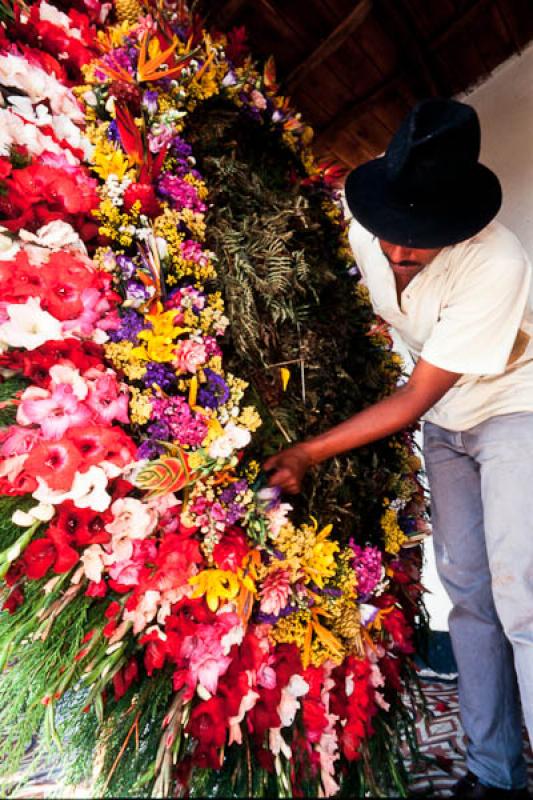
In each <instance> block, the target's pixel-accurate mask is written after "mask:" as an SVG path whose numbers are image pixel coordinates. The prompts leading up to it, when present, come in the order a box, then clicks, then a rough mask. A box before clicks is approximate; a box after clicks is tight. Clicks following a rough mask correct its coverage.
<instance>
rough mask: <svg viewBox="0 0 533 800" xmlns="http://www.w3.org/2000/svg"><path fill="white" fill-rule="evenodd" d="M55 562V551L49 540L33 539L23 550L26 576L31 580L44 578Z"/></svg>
mask: <svg viewBox="0 0 533 800" xmlns="http://www.w3.org/2000/svg"><path fill="white" fill-rule="evenodd" d="M55 560H56V549H55V547H54V543H53V542H52V540H51V539H48V538H47V537H45V538H43V539H34V540H33V542H30V543H29V545H28V546H27V547H26V549H25V550H24V555H23V561H24V569H25V572H26V575H27V576H28V578H30V579H31V580H38V579H39V578H42V577H44V575H46V573H47V572H48V570H49V569H50V567H51V566H52V565H53V563H54V561H55Z"/></svg>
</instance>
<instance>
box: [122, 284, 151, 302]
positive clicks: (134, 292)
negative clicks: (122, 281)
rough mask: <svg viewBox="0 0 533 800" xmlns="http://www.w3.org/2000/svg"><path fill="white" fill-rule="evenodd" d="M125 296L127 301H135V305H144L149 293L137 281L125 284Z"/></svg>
mask: <svg viewBox="0 0 533 800" xmlns="http://www.w3.org/2000/svg"><path fill="white" fill-rule="evenodd" d="M126 295H127V298H128V300H133V301H137V303H136V305H137V304H139V305H140V304H141V303H144V301H145V300H148V298H149V297H150V292H149V291H148V289H147V288H146V286H143V284H142V283H140V282H139V281H128V282H127V284H126Z"/></svg>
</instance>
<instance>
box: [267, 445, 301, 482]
mask: <svg viewBox="0 0 533 800" xmlns="http://www.w3.org/2000/svg"><path fill="white" fill-rule="evenodd" d="M311 463H312V462H311V456H310V455H309V454H308V453H307V451H306V449H305V446H304V445H301V444H297V445H295V446H294V447H289V448H287V450H282V451H281V453H278V454H277V455H275V456H270V458H267V460H266V461H265V463H264V468H265V470H267V472H270V471H272V474H271V475H269V476H268V483H269V484H270V486H279V487H280V489H283V490H284V491H285V492H289V494H298V492H299V491H300V489H301V486H302V480H303V478H304V475H305V473H306V471H307V469H308V468H309V467H310V466H311Z"/></svg>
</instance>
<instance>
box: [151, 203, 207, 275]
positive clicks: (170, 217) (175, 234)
mask: <svg viewBox="0 0 533 800" xmlns="http://www.w3.org/2000/svg"><path fill="white" fill-rule="evenodd" d="M185 210H190V209H184V210H183V211H172V210H171V209H169V208H166V209H165V210H164V212H163V214H161V215H160V216H158V217H157V218H156V219H155V220H154V235H155V236H160V237H161V238H162V239H164V240H165V242H166V245H167V250H168V254H169V258H170V269H169V270H168V272H167V274H166V276H165V280H166V283H167V284H168V285H169V286H175V285H176V283H177V282H178V280H179V279H180V278H184V277H188V276H192V277H193V278H194V280H195V283H196V286H197V287H198V288H202V287H203V286H204V285H205V283H206V281H209V280H212V279H213V278H215V277H216V273H215V269H214V267H213V263H212V262H211V260H210V259H206V260H205V261H204V262H203V263H202V264H200V263H198V262H197V261H192V260H191V261H189V260H187V259H185V258H184V257H183V253H182V248H181V244H182V242H183V241H184V238H185V237H184V235H183V234H182V233H180V232H179V230H178V227H179V224H180V221H181V220H182V219H183V214H184V211H185Z"/></svg>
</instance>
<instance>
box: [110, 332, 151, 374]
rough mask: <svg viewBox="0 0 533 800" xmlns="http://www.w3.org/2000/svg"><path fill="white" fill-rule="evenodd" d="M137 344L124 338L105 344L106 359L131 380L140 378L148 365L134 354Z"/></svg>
mask: <svg viewBox="0 0 533 800" xmlns="http://www.w3.org/2000/svg"><path fill="white" fill-rule="evenodd" d="M134 348H135V345H134V344H133V343H132V342H130V341H128V340H127V339H123V340H122V341H121V342H107V343H106V344H105V345H104V351H105V356H106V359H107V360H108V361H109V362H110V363H111V364H112V366H113V367H114V369H115V370H116V371H117V372H118V373H119V374H120V373H123V374H124V375H125V376H126V378H129V380H131V381H137V380H140V379H141V378H142V377H143V376H144V374H145V372H146V367H145V366H144V364H142V363H141V362H140V361H139V360H138V359H137V358H135V356H134V355H133V350H134Z"/></svg>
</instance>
